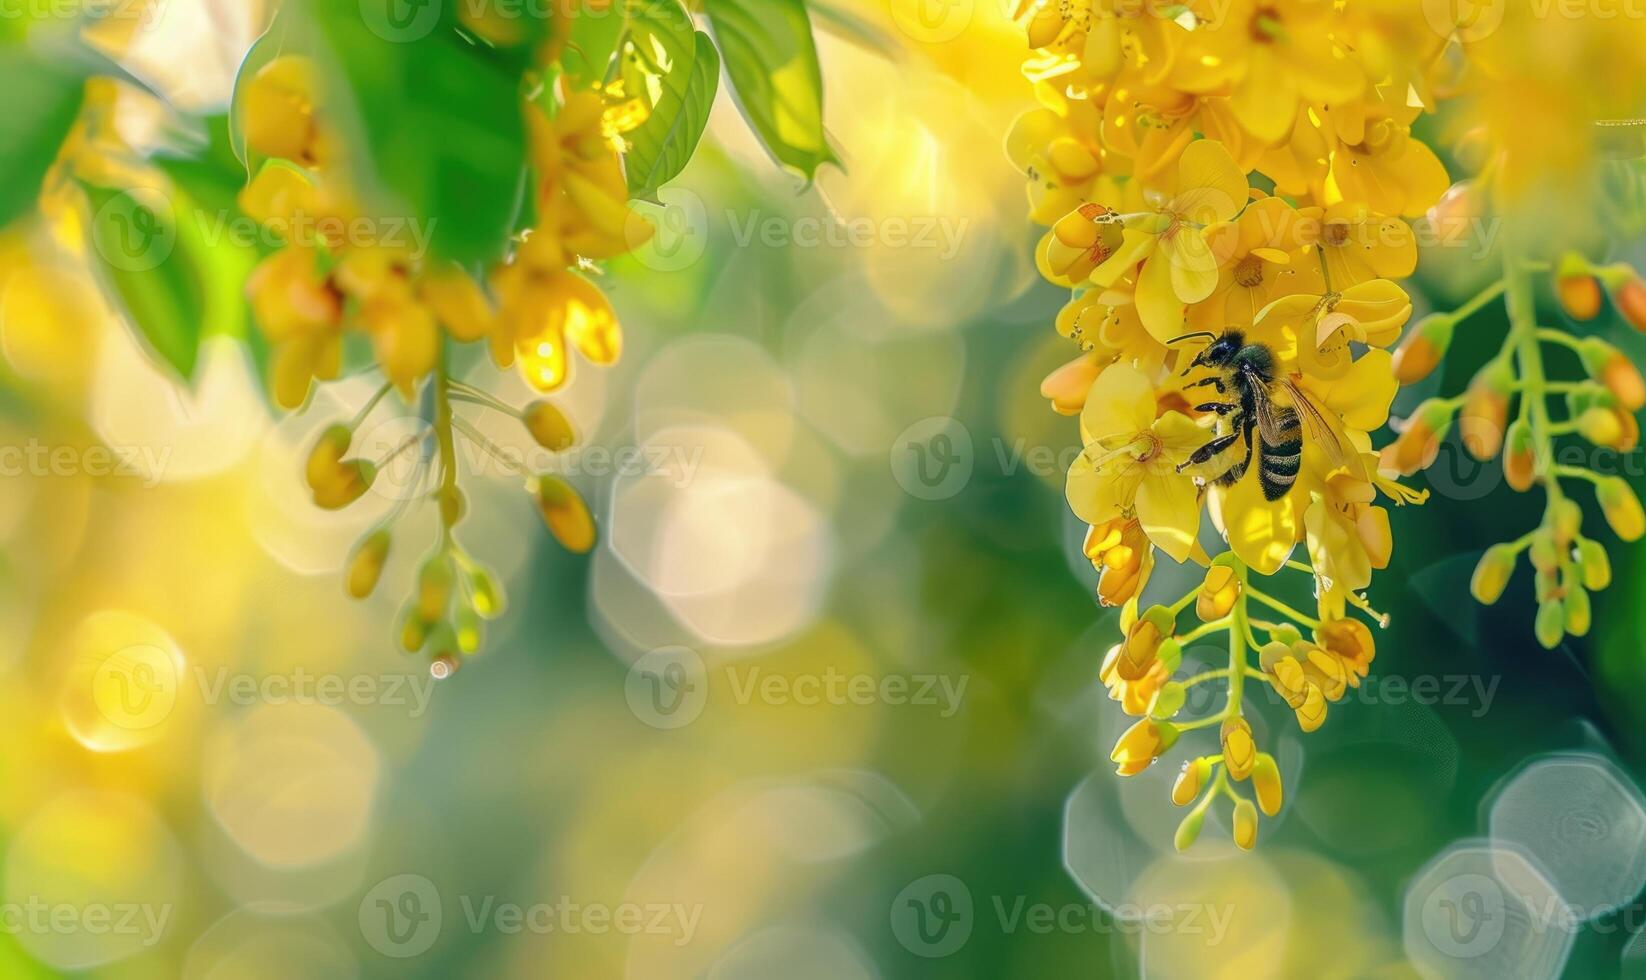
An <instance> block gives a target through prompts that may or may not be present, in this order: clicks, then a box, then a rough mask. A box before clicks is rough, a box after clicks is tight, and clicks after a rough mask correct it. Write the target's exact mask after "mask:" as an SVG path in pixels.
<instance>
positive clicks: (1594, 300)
mask: <svg viewBox="0 0 1646 980" xmlns="http://www.w3.org/2000/svg"><path fill="white" fill-rule="evenodd" d="M1555 296H1556V297H1557V298H1558V299H1559V300H1560V308H1561V309H1562V310H1565V311H1566V315H1567V316H1569V317H1571V318H1572V319H1574V320H1593V319H1594V318H1595V317H1597V316H1599V315H1600V300H1601V294H1600V281H1599V280H1597V279H1596V278H1595V277H1594V276H1591V275H1587V274H1579V275H1562V276H1557V277H1555Z"/></svg>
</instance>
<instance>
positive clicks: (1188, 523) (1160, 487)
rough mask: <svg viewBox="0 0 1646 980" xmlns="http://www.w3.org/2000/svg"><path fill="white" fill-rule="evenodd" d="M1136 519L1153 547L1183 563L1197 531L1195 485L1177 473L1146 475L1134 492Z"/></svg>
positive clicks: (1198, 517) (1197, 506) (1198, 514)
mask: <svg viewBox="0 0 1646 980" xmlns="http://www.w3.org/2000/svg"><path fill="white" fill-rule="evenodd" d="M1137 519H1138V523H1139V524H1141V525H1142V526H1143V533H1144V534H1147V535H1148V536H1149V540H1150V541H1153V542H1154V543H1155V546H1156V547H1158V548H1159V549H1160V550H1161V551H1164V552H1165V553H1166V554H1168V555H1170V556H1172V560H1174V561H1179V562H1181V561H1184V560H1186V559H1187V558H1188V557H1189V550H1190V549H1191V548H1193V547H1194V539H1195V534H1196V532H1197V531H1199V530H1200V499H1199V495H1198V494H1197V493H1196V492H1195V486H1194V482H1193V481H1191V480H1190V479H1189V478H1188V477H1186V476H1180V475H1178V474H1176V473H1170V472H1167V473H1161V472H1158V471H1157V472H1151V473H1148V474H1146V475H1145V476H1144V477H1143V482H1142V483H1141V484H1139V485H1138V488H1137Z"/></svg>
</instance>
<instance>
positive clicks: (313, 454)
mask: <svg viewBox="0 0 1646 980" xmlns="http://www.w3.org/2000/svg"><path fill="white" fill-rule="evenodd" d="M352 441H354V433H353V432H352V431H351V430H350V429H349V427H348V426H346V425H344V424H343V423H341V422H337V423H334V424H332V425H328V426H326V429H325V431H324V432H321V433H320V438H319V439H316V440H315V442H314V448H312V449H310V450H309V458H308V461H307V462H306V463H305V464H304V466H303V475H304V477H305V479H306V480H307V481H308V484H309V489H310V490H315V491H318V490H320V489H322V488H324V487H328V486H331V485H333V484H335V483H338V482H341V481H342V480H343V479H344V476H345V474H344V473H343V472H342V469H343V454H344V453H346V452H348V451H349V443H350V442H352Z"/></svg>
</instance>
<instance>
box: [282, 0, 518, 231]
mask: <svg viewBox="0 0 1646 980" xmlns="http://www.w3.org/2000/svg"><path fill="white" fill-rule="evenodd" d="M399 2H400V0H361V2H360V3H344V4H339V3H331V2H325V0H309V2H308V5H307V9H308V12H309V17H308V20H309V21H311V22H312V25H313V27H314V28H315V32H316V36H315V37H314V38H313V39H312V47H313V48H314V52H313V53H314V55H315V57H316V59H317V61H318V62H319V64H320V66H321V68H322V72H323V85H325V88H326V99H327V114H328V115H329V116H330V117H331V118H333V119H335V120H337V123H338V124H339V125H340V126H341V127H342V129H343V135H344V138H345V142H346V145H347V150H348V155H349V162H350V164H351V165H352V167H353V170H354V175H355V178H356V181H357V183H358V186H359V187H360V188H361V189H362V191H363V192H364V193H365V194H366V196H367V202H368V204H369V205H370V206H371V208H372V210H373V211H374V212H375V213H376V214H377V215H379V216H380V217H391V216H393V217H405V218H408V219H411V220H415V221H419V222H422V223H423V227H424V228H425V229H426V230H427V231H428V233H429V234H430V235H431V236H432V243H433V245H432V247H433V250H434V252H435V253H436V254H437V255H438V256H440V257H443V258H449V259H455V260H457V261H459V262H464V263H473V262H490V261H493V260H495V259H496V258H498V257H499V256H500V255H501V254H502V252H503V250H504V247H505V246H506V244H507V241H508V236H509V233H510V231H511V230H512V228H513V222H514V217H515V212H516V210H517V209H518V206H519V199H520V195H519V188H520V186H521V182H522V180H523V179H524V174H525V153H526V137H525V124H524V122H523V120H522V118H521V111H520V83H521V79H520V73H519V71H517V70H512V69H510V68H508V67H506V66H504V65H503V64H500V63H499V61H498V59H497V58H495V57H493V53H492V52H491V50H490V49H487V48H484V47H480V46H476V45H473V44H470V43H469V42H467V41H465V40H463V39H462V38H461V37H459V36H458V34H457V33H456V32H455V31H452V30H448V29H443V28H437V27H431V28H430V29H429V30H428V31H427V33H422V32H421V28H417V29H413V28H407V29H405V30H399V31H395V30H388V29H386V28H385V27H384V26H383V24H382V23H381V22H380V18H381V17H382V16H383V12H382V11H378V17H364V16H362V13H363V12H364V11H365V10H366V7H367V5H368V4H374V3H375V4H378V5H379V6H381V5H383V4H397V3H399ZM373 24H375V25H377V26H376V27H375V28H374V27H373V26H370V25H373ZM295 26H296V25H295V24H294V25H293V27H295Z"/></svg>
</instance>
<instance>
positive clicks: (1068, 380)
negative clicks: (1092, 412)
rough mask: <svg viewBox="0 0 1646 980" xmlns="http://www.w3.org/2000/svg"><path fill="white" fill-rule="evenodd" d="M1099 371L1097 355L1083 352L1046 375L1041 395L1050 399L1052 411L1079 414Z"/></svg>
mask: <svg viewBox="0 0 1646 980" xmlns="http://www.w3.org/2000/svg"><path fill="white" fill-rule="evenodd" d="M1099 373H1100V366H1099V365H1098V362H1097V355H1096V354H1095V353H1090V354H1082V355H1080V356H1079V357H1077V358H1075V359H1074V360H1072V361H1070V362H1069V363H1067V364H1065V365H1063V366H1062V367H1060V368H1058V369H1057V370H1056V371H1053V372H1052V373H1051V374H1048V375H1046V379H1045V380H1044V381H1042V382H1040V397H1042V398H1046V399H1049V400H1050V401H1051V403H1052V411H1054V412H1056V413H1057V414H1059V415H1079V414H1080V410H1081V409H1083V408H1085V407H1086V395H1087V393H1088V392H1090V391H1091V390H1092V384H1093V383H1094V382H1095V381H1097V376H1098V374H1099Z"/></svg>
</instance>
